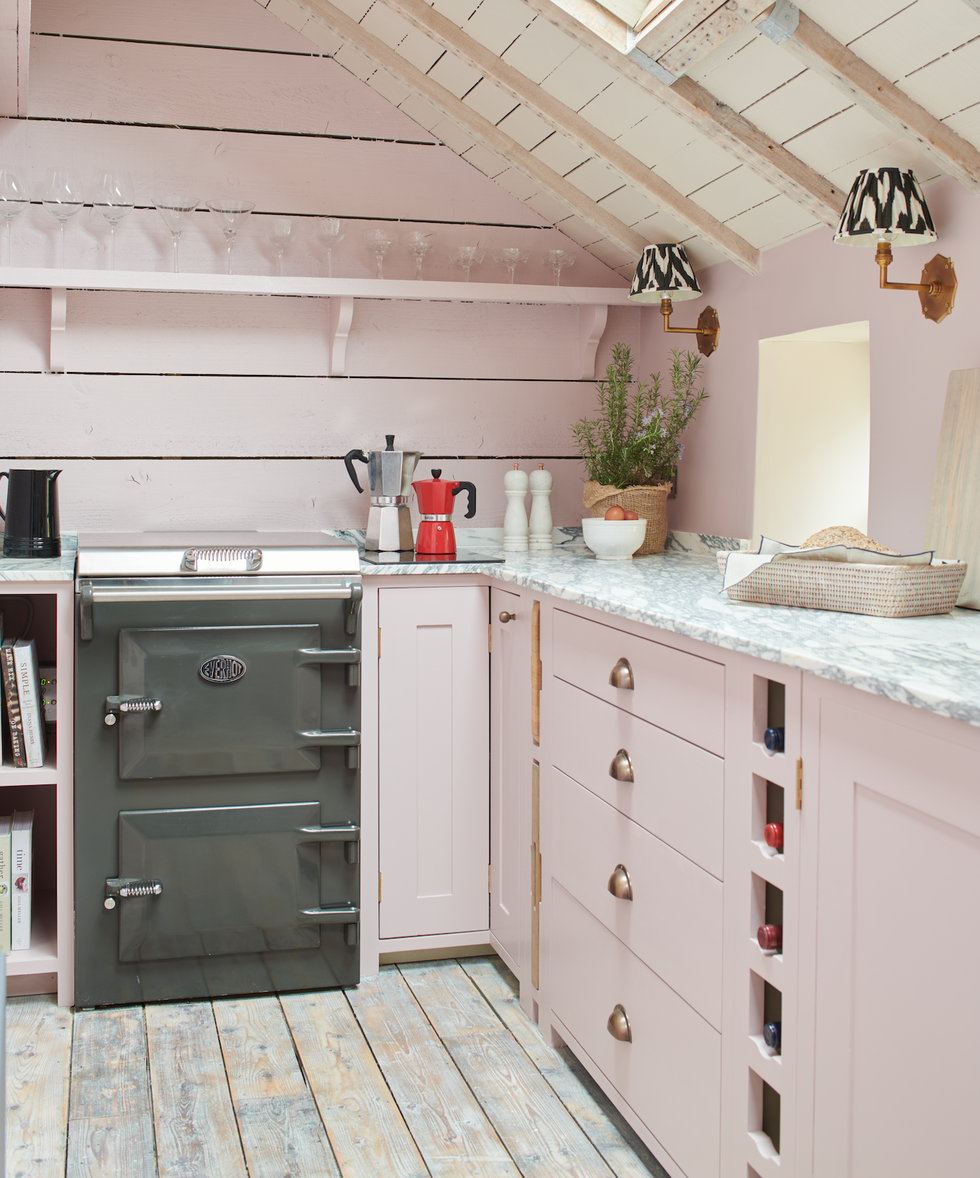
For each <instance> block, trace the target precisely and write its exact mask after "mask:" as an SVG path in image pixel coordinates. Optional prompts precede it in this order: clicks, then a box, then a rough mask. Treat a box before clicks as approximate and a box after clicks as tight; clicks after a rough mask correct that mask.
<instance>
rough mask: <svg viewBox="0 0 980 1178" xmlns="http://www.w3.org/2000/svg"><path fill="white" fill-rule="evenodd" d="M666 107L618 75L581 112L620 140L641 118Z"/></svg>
mask: <svg viewBox="0 0 980 1178" xmlns="http://www.w3.org/2000/svg"><path fill="white" fill-rule="evenodd" d="M663 110H664V108H663V106H662V105H661V104H660V103H659V102H657V101H656V100H655V99H653V98H651V97H650V95H649V94H645V93H644V92H643V91H642V90H637V88H636V87H635V86H634V85H633V83H632V82H627V80H626V79H625V78H617V79H616V80H615V82H613V84H612V85H611V86H607V87H606V89H605V90H603V91H602V92H601V93H599V94H597V95H596V96H595V98H593V99H592V101H591V102H587V103H586V104H585V106H583V107H582V109H581V110H580V111H579V114H581V115H582V117H583V118H586V119H588V120H589V122H590V123H591V124H592V125H593V127H596V128H598V130H600V131H602V133H603V134H604V135H608V136H609V137H610V138H611V139H618V138H619V136H620V135H622V134H623V133H624V132H625V131H628V130H629V129H630V127H635V126H636V124H637V123H638V122H640V120H641V119H645V118H649V117H650V116H651V115H655V114H657V113H658V112H660V111H663ZM644 162H646V161H644Z"/></svg>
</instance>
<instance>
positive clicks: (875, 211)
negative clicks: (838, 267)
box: [834, 168, 936, 245]
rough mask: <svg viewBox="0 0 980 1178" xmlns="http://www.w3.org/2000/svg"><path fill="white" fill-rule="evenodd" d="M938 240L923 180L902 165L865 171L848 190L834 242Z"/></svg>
mask: <svg viewBox="0 0 980 1178" xmlns="http://www.w3.org/2000/svg"><path fill="white" fill-rule="evenodd" d="M935 240H936V227H935V225H933V223H932V217H931V215H930V213H929V207H928V205H927V204H926V202H925V197H923V195H922V189H921V188H920V187H919V182H918V180H916V178H915V177H914V176H913V175H912V173H911V172H903V171H902V169H901V168H879V169H878V170H877V171H876V172H871V171H868V170H867V169H864V170H862V171H861V172H860V173H859V174H858V178H857V179H856V180H855V181H854V185H853V187H852V188H851V191H850V192H849V193H848V196H847V201H846V202H845V204H844V211H843V212H842V213H841V217H840V224H839V225H838V226H837V232H836V233H835V234H834V241H838V242H840V243H841V244H842V245H877V244H878V242H879V241H888V242H891V244H892V245H922V244H923V243H924V242H927V241H935Z"/></svg>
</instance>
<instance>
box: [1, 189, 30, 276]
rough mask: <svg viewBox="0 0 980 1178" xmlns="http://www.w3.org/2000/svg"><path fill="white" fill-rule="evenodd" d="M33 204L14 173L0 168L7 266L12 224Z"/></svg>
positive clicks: (8, 263)
mask: <svg viewBox="0 0 980 1178" xmlns="http://www.w3.org/2000/svg"><path fill="white" fill-rule="evenodd" d="M30 203H31V200H30V197H29V196H28V195H27V189H26V188H25V187H24V185H23V184H22V183H21V182H20V180H18V179H17V177H16V176H15V175H14V174H13V172H10V171H8V170H7V169H6V168H0V217H3V219H4V221H5V222H6V226H7V228H6V233H5V237H6V239H7V250H6V254H7V265H8V266H9V265H10V222H11V221H12V220H13V219H14V217H16V216H17V214H18V213H20V212H23V210H24V209H26V208H27V206H28V205H29V204H30Z"/></svg>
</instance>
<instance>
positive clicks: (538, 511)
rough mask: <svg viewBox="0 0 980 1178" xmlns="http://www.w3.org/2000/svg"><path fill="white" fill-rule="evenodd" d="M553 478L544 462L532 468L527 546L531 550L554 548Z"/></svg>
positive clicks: (540, 550)
mask: <svg viewBox="0 0 980 1178" xmlns="http://www.w3.org/2000/svg"><path fill="white" fill-rule="evenodd" d="M554 481H555V480H554V478H553V477H552V476H551V474H550V473H549V472H548V471H546V470H545V468H544V463H543V462H539V463H538V469H537V470H532V471H531V475H530V478H529V479H528V483H529V485H530V487H531V522H530V533H531V534H530V538H529V541H528V547H529V548H530V550H531V551H532V552H548V551H550V550H551V549H552V548H554V546H555V545H554V539H553V537H552V527H553V525H552V520H551V488H552V486H553V485H554Z"/></svg>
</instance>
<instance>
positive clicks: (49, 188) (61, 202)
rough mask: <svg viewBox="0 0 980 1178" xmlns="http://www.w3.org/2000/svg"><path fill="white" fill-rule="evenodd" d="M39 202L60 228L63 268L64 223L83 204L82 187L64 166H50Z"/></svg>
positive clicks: (63, 266) (63, 265)
mask: <svg viewBox="0 0 980 1178" xmlns="http://www.w3.org/2000/svg"><path fill="white" fill-rule="evenodd" d="M41 203H42V204H43V205H44V207H45V208H46V209H47V210H48V212H49V213H51V215H52V216H53V217H55V219H56V220H57V222H58V225H59V226H60V228H61V268H62V270H63V269H64V268H65V225H66V224H67V223H68V219H69V217H74V215H75V214H76V213H77V212H78V210H79V209H80V208H81V207H82V205H83V204H84V199H83V197H82V189H81V186H80V185H79V183H78V181H77V180H76V179H75V177H74V176H73V175H72V174H71V173H70V172H66V171H65V170H64V168H51V169H49V171H48V174H47V176H46V178H45V181H44V188H43V189H42V191H41Z"/></svg>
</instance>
